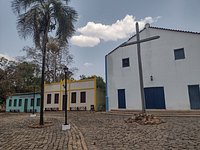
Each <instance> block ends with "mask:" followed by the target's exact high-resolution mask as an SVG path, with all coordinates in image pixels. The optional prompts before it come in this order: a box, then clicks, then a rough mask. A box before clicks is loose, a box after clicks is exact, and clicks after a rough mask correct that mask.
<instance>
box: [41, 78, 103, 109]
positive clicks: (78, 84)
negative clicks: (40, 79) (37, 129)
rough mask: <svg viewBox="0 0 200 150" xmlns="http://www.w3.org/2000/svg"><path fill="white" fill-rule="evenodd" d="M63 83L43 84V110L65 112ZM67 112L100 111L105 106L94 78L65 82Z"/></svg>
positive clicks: (101, 93)
mask: <svg viewBox="0 0 200 150" xmlns="http://www.w3.org/2000/svg"><path fill="white" fill-rule="evenodd" d="M64 85H65V81H64V80H63V81H62V80H61V81H60V82H57V83H50V84H45V90H44V91H45V93H44V109H45V110H65V108H66V107H65V106H66V99H65V88H64ZM67 102H68V103H67V109H68V110H91V109H93V110H100V109H102V108H101V107H103V106H105V95H104V94H103V92H102V90H100V89H99V88H98V87H97V84H96V77H94V78H91V79H84V80H67Z"/></svg>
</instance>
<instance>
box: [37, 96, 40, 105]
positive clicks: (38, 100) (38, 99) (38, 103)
mask: <svg viewBox="0 0 200 150" xmlns="http://www.w3.org/2000/svg"><path fill="white" fill-rule="evenodd" d="M37 106H40V98H37Z"/></svg>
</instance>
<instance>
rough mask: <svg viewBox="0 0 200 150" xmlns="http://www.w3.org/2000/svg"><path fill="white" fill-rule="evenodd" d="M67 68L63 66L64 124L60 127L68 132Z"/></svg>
mask: <svg viewBox="0 0 200 150" xmlns="http://www.w3.org/2000/svg"><path fill="white" fill-rule="evenodd" d="M68 70H69V69H68V68H67V67H66V66H65V67H64V72H65V86H64V88H65V96H64V97H65V124H64V125H62V130H68V129H70V125H69V124H68V123H67V76H68ZM63 105H64V104H63Z"/></svg>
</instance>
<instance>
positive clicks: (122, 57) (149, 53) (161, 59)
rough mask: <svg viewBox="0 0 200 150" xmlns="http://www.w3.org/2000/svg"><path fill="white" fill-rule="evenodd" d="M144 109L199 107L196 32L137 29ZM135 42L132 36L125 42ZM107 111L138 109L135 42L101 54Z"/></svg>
mask: <svg viewBox="0 0 200 150" xmlns="http://www.w3.org/2000/svg"><path fill="white" fill-rule="evenodd" d="M157 35H158V36H160V38H159V39H157V40H153V41H148V42H144V43H141V58H142V67H143V81H144V92H145V103H146V108H147V109H167V110H190V109H200V90H199V85H200V33H197V32H189V31H180V30H173V29H165V28H158V27H151V26H150V25H149V24H147V25H146V26H145V28H144V29H143V30H141V31H140V39H145V38H148V37H152V36H157ZM133 41H136V35H134V36H133V37H131V38H130V39H129V40H128V41H127V42H125V43H129V42H133ZM105 61H106V62H105V65H106V66H105V68H106V86H107V94H106V103H107V110H112V109H131V110H141V109H142V103H141V94H140V86H139V72H138V56H137V45H129V46H126V47H120V46H119V47H117V48H116V49H114V50H113V51H111V52H110V53H109V54H107V55H106V57H105Z"/></svg>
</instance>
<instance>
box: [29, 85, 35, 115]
mask: <svg viewBox="0 0 200 150" xmlns="http://www.w3.org/2000/svg"><path fill="white" fill-rule="evenodd" d="M33 89H34V91H33V111H32V114H31V115H30V117H36V114H35V85H34V87H33ZM31 101H32V100H31Z"/></svg>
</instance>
